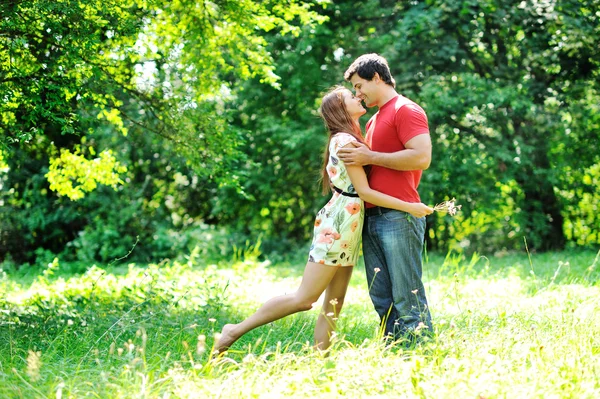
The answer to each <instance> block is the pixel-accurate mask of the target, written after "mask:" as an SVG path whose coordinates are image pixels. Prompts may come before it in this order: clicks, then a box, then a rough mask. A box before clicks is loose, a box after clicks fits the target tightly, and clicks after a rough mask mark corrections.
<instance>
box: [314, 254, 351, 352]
mask: <svg viewBox="0 0 600 399" xmlns="http://www.w3.org/2000/svg"><path fill="white" fill-rule="evenodd" d="M352 269H354V267H352V266H349V267H340V268H339V269H338V271H337V273H336V274H335V276H333V279H331V282H330V283H329V285H328V286H327V290H326V291H325V299H324V300H323V310H322V311H321V314H320V315H319V318H318V319H317V324H316V326H315V348H317V349H322V350H325V349H327V348H329V345H330V344H331V342H330V339H331V334H332V333H333V332H334V331H335V328H336V324H337V318H338V317H339V315H340V311H341V310H342V305H343V304H344V298H345V297H346V291H347V290H348V284H349V283H350V277H351V276H352Z"/></svg>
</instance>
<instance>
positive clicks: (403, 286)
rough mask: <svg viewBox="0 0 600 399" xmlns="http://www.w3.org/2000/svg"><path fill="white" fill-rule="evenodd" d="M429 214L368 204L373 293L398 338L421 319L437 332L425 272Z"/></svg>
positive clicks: (366, 245) (366, 242)
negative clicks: (418, 215)
mask: <svg viewBox="0 0 600 399" xmlns="http://www.w3.org/2000/svg"><path fill="white" fill-rule="evenodd" d="M424 238H425V218H424V217H422V218H420V219H417V218H415V217H414V216H412V215H410V214H408V213H406V212H401V211H396V210H392V209H386V208H380V207H376V208H372V209H370V208H367V215H366V216H365V223H364V227H363V236H362V239H363V252H364V257H365V269H366V272H367V283H368V284H369V295H370V296H371V300H372V301H373V305H374V306H375V310H376V311H377V313H378V314H379V317H380V318H381V323H382V326H383V325H384V323H385V331H384V334H385V335H386V336H388V335H392V336H393V337H394V338H395V339H400V338H403V337H406V336H407V334H409V333H414V332H415V329H417V331H418V330H420V329H423V326H421V327H419V328H417V327H418V326H419V323H420V322H423V323H424V325H425V326H427V329H426V330H424V331H423V333H427V330H428V331H429V332H433V330H432V325H431V315H430V313H429V306H428V305H427V298H426V296H425V288H424V287H423V282H422V281H421V276H422V274H423V270H422V269H423V268H422V252H423V241H424Z"/></svg>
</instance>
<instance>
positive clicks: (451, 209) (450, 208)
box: [433, 198, 462, 216]
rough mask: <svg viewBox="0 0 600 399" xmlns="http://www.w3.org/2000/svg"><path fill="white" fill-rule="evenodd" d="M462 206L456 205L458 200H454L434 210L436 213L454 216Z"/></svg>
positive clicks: (443, 203)
mask: <svg viewBox="0 0 600 399" xmlns="http://www.w3.org/2000/svg"><path fill="white" fill-rule="evenodd" d="M461 207H462V205H456V199H454V198H452V199H451V200H450V201H444V202H441V203H439V204H437V205H436V206H434V207H433V210H434V211H436V212H447V213H448V215H450V216H454V215H456V213H457V212H458V211H460V208H461Z"/></svg>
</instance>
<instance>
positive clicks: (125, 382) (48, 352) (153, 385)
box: [0, 250, 600, 399]
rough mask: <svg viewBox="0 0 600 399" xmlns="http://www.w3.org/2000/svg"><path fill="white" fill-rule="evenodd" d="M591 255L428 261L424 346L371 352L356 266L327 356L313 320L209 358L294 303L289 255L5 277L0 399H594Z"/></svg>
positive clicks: (295, 267) (371, 333) (597, 287)
mask: <svg viewBox="0 0 600 399" xmlns="http://www.w3.org/2000/svg"><path fill="white" fill-rule="evenodd" d="M599 255H600V252H599V253H596V252H594V251H583V250H581V251H566V252H554V253H543V254H536V253H533V254H527V253H525V252H524V253H514V254H506V255H503V256H500V255H497V256H493V257H492V256H490V257H486V256H482V255H478V254H475V255H473V256H468V257H466V256H464V255H461V254H456V253H450V254H448V255H446V256H442V255H440V254H428V255H427V256H426V261H425V267H424V280H425V281H426V289H427V291H428V296H429V301H430V305H431V308H432V312H433V316H434V327H435V334H434V336H433V337H432V338H431V339H426V340H425V341H424V342H423V343H422V344H420V345H418V346H417V347H415V348H411V349H406V348H405V347H403V346H401V345H398V344H394V343H385V342H383V341H382V340H381V339H380V334H379V331H378V320H377V316H376V314H375V312H374V310H373V308H372V306H371V303H370V300H369V297H368V293H367V288H368V282H367V281H366V280H365V277H364V266H363V265H362V264H361V265H359V266H357V267H356V270H355V271H354V275H353V278H352V282H351V286H350V288H349V292H348V295H347V299H346V302H345V305H344V309H343V311H342V313H341V314H340V315H339V322H338V323H339V331H338V334H337V336H336V337H335V340H334V344H333V345H332V348H331V349H330V350H329V351H328V352H326V353H319V352H316V351H314V350H313V349H312V346H311V343H312V330H313V327H314V322H315V320H316V318H317V315H318V312H319V311H320V306H315V307H314V308H313V310H311V311H308V312H305V313H302V314H296V315H293V316H290V317H288V318H285V319H282V320H280V321H277V322H275V323H272V324H269V325H266V326H263V327H261V328H258V329H256V330H254V331H252V332H250V333H249V334H247V335H246V336H244V337H243V338H242V339H241V340H240V341H238V342H236V343H235V344H234V346H233V347H232V348H231V349H230V351H229V352H227V353H226V355H225V356H223V357H219V358H217V359H212V360H211V358H210V352H211V347H212V344H213V341H214V335H215V333H217V332H218V331H220V328H221V326H222V325H223V324H225V323H227V322H232V321H239V320H241V319H242V318H243V317H246V316H248V315H249V314H251V313H252V312H253V311H254V310H255V309H256V308H257V307H258V306H259V305H260V304H261V303H262V302H263V301H265V300H266V299H269V298H270V297H272V296H274V295H278V294H284V293H290V292H292V291H293V290H295V288H296V287H297V286H298V284H299V282H300V278H301V275H302V271H303V258H302V256H301V255H298V256H297V259H296V260H293V261H278V262H270V261H268V260H266V261H264V260H262V261H261V260H259V258H258V257H257V253H256V252H252V251H249V252H246V253H245V255H244V256H240V257H238V259H234V260H232V261H230V262H223V263H219V264H206V263H205V262H203V261H202V260H201V259H200V257H199V256H198V253H197V252H192V254H191V255H190V256H188V257H187V259H186V260H185V261H183V262H176V261H164V262H161V263H159V264H149V265H136V264H129V265H127V264H121V265H112V266H107V267H100V266H96V265H94V266H92V267H90V268H89V269H88V270H87V271H86V272H85V273H83V274H73V273H69V272H68V271H67V269H68V267H67V266H65V265H61V263H60V261H58V260H55V261H54V262H53V263H51V264H49V265H48V267H47V268H45V269H43V270H38V271H37V273H34V272H32V269H31V268H29V269H26V270H25V271H16V270H9V271H4V272H1V273H0V397H2V398H28V399H29V398H84V397H85V398H108V397H110V398H280V397H306V398H313V397H314V398H597V397H599V396H600V378H599V375H600V300H599V298H600V283H599V281H600V272H599V269H600V259H599V258H600V256H599ZM61 268H62V269H61Z"/></svg>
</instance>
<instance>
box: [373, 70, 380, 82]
mask: <svg viewBox="0 0 600 399" xmlns="http://www.w3.org/2000/svg"><path fill="white" fill-rule="evenodd" d="M371 80H372V81H374V82H375V83H378V82H379V81H381V77H379V74H378V73H377V72H375V73H374V74H373V79H371Z"/></svg>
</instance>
